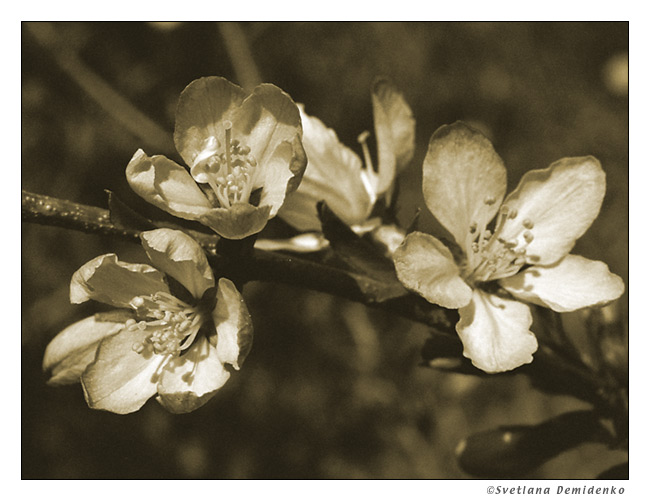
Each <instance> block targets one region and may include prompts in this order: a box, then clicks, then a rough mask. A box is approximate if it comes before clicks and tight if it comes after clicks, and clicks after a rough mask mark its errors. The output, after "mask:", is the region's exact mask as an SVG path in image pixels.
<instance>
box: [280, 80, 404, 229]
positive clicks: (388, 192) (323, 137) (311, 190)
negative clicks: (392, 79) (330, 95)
mask: <svg viewBox="0 0 650 501" xmlns="http://www.w3.org/2000/svg"><path fill="white" fill-rule="evenodd" d="M372 108H373V116H374V130H375V137H376V140H377V141H376V142H377V165H376V167H375V166H374V165H373V163H372V159H371V156H370V151H369V149H368V145H367V139H368V136H369V133H368V132H367V131H366V132H364V133H362V134H361V135H360V136H359V142H360V143H361V146H362V151H363V157H364V160H363V161H362V160H361V158H360V157H359V156H358V155H357V154H356V153H355V152H354V151H352V150H351V149H350V148H348V147H347V146H345V145H343V144H342V143H341V142H340V141H339V139H338V137H337V135H336V132H334V130H332V129H330V128H328V127H327V126H326V125H325V124H324V123H323V122H322V121H320V120H319V119H318V118H315V117H312V116H310V115H308V114H307V113H305V110H304V107H302V106H300V112H301V117H302V124H303V128H304V133H303V146H304V148H305V152H306V153H307V158H308V163H307V169H306V170H305V174H304V177H303V179H302V182H301V184H300V186H299V187H298V189H297V190H296V191H295V192H294V193H292V194H291V195H290V196H288V197H287V200H286V202H285V204H284V205H283V207H282V208H281V209H280V212H279V214H278V215H279V217H281V218H282V219H284V220H285V221H286V222H288V223H289V224H290V225H291V226H293V227H294V228H296V229H297V230H299V231H302V232H319V231H320V229H321V224H320V220H319V218H318V213H317V209H316V204H317V203H318V202H320V201H321V200H324V201H325V202H326V203H327V205H328V207H329V208H330V209H331V210H332V211H333V212H334V213H335V214H336V215H337V216H338V217H339V218H340V219H341V220H342V221H343V222H345V223H346V224H347V225H348V226H350V227H351V228H352V229H354V230H355V231H356V232H357V233H359V234H363V233H366V232H368V231H372V230H375V229H376V228H377V227H379V226H380V224H381V220H380V218H373V217H371V216H372V212H373V208H374V207H375V204H376V203H377V201H378V200H380V199H382V198H385V199H386V200H387V201H390V199H391V197H392V194H393V189H394V181H395V177H396V175H397V174H398V173H399V172H400V171H401V170H403V169H404V167H406V166H407V165H408V163H409V162H410V161H411V159H412V157H413V151H414V149H415V120H414V118H413V114H412V112H411V109H410V107H409V105H408V104H407V103H406V101H405V100H404V97H403V96H402V94H401V93H400V92H399V91H397V90H396V89H395V88H394V86H393V85H392V84H391V83H389V82H388V81H387V80H384V79H379V80H377V81H376V82H375V83H374V85H373V89H372ZM364 162H365V165H364ZM401 236H402V237H403V234H402V235H401ZM400 241H401V240H400Z"/></svg>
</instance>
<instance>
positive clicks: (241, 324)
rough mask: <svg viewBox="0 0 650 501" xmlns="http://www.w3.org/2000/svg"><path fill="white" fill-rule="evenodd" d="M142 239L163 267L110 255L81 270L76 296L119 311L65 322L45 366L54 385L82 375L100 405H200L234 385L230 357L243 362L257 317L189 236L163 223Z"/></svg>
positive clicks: (94, 404) (126, 409)
mask: <svg viewBox="0 0 650 501" xmlns="http://www.w3.org/2000/svg"><path fill="white" fill-rule="evenodd" d="M141 240H142V245H143V247H144V249H145V251H146V253H147V255H148V256H149V259H150V260H151V262H152V263H153V264H154V265H155V266H156V268H154V267H153V266H150V265H147V264H131V263H125V262H122V261H118V259H117V256H116V255H115V254H105V255H102V256H99V257H97V258H95V259H93V260H91V261H89V262H88V263H86V264H85V265H84V266H82V267H81V268H80V269H79V270H78V271H77V272H75V274H74V275H73V277H72V281H71V284H70V301H71V302H72V303H75V304H79V303H82V302H85V301H87V300H89V299H94V300H97V301H100V302H102V303H105V304H108V305H110V306H113V307H117V308H118V309H116V310H112V311H110V312H108V313H103V314H97V315H94V316H91V317H88V318H85V319H83V320H80V321H79V322H76V323H75V324H73V325H71V326H69V327H68V328H66V329H64V330H63V331H62V332H61V333H59V334H58V335H57V336H56V337H55V338H54V339H53V340H52V341H51V342H50V344H49V345H48V347H47V349H46V351H45V356H44V360H43V367H44V369H45V370H46V371H51V373H52V377H51V379H50V380H49V383H50V384H53V385H60V384H68V383H75V382H78V381H79V380H81V384H82V386H83V390H84V394H85V397H86V401H87V402H88V405H89V406H90V407H91V408H94V409H103V410H108V411H111V412H115V413H118V414H127V413H130V412H134V411H137V410H138V409H140V408H141V407H142V406H143V405H144V403H145V402H146V401H147V400H148V399H149V398H150V397H152V396H154V395H157V400H158V402H160V403H161V404H162V405H163V406H164V407H165V408H166V409H168V410H169V411H171V412H174V413H184V412H190V411H193V410H195V409H197V408H198V407H200V406H201V405H203V404H204V403H206V402H207V401H208V400H209V399H210V398H211V397H212V396H213V395H214V394H215V393H216V392H217V390H218V389H219V388H221V387H222V386H223V385H224V384H225V383H226V381H227V380H228V378H229V377H230V372H229V371H228V370H227V369H226V367H225V365H226V364H228V365H230V366H232V367H234V368H235V369H239V368H240V366H241V364H242V362H243V361H244V358H245V357H246V355H247V354H248V351H249V350H250V347H251V343H252V332H253V331H252V324H251V320H250V316H249V314H248V311H247V308H246V305H245V304H244V300H243V299H242V297H241V294H240V293H239V292H238V291H237V289H236V288H235V286H234V284H233V283H232V282H231V281H230V280H228V279H226V278H221V279H219V281H218V283H217V284H216V287H215V278H214V275H213V273H212V270H211V268H210V266H209V265H208V262H207V259H206V257H205V254H204V253H203V250H202V249H201V247H200V246H199V244H198V243H196V242H195V241H194V240H193V239H192V238H190V237H189V236H188V235H186V234H185V233H183V232H181V231H177V230H170V229H158V230H152V231H147V232H143V233H142V234H141ZM159 270H161V271H159ZM163 272H164V273H165V274H167V276H168V277H169V278H168V279H167V280H165V275H164V274H163ZM176 289H178V290H176ZM172 290H174V293H172V292H171V291H172Z"/></svg>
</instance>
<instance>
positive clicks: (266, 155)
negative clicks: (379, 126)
mask: <svg viewBox="0 0 650 501" xmlns="http://www.w3.org/2000/svg"><path fill="white" fill-rule="evenodd" d="M301 137H302V126H301V123H300V113H299V112H298V108H297V106H296V105H295V103H294V102H293V100H292V99H291V97H289V95H288V94H286V93H285V92H283V91H282V90H280V89H279V88H278V87H276V86H274V85H272V84H261V85H259V86H257V87H256V88H255V89H254V90H253V92H252V93H251V94H250V95H248V96H247V95H246V92H245V91H244V90H243V89H242V88H240V87H238V86H237V85H235V84H233V83H231V82H229V81H228V80H226V79H224V78H221V77H204V78H200V79H198V80H194V81H193V82H192V83H190V84H189V85H188V86H187V87H186V88H185V89H184V90H183V92H182V93H181V96H180V99H179V102H178V107H177V110H176V125H175V129H174V143H175V145H176V149H177V150H178V152H179V154H180V155H181V157H182V158H183V160H184V161H185V163H186V164H187V165H188V166H189V171H188V170H187V169H185V168H184V167H182V166H180V165H179V164H177V163H176V162H174V161H172V160H170V159H168V158H166V157H164V156H161V155H155V156H153V157H150V156H148V155H147V154H145V153H144V151H142V150H138V151H137V152H136V153H135V155H134V156H133V158H132V159H131V161H130V162H129V165H128V166H127V168H126V177H127V180H128V182H129V184H130V186H131V188H132V189H133V190H134V191H135V192H136V193H137V194H138V195H140V196H141V197H142V198H144V199H145V200H146V201H148V202H149V203H151V204H153V205H156V206H157V207H159V208H161V209H163V210H165V211H167V212H169V213H170V214H172V215H174V216H177V217H180V218H183V219H189V220H194V221H199V222H201V223H202V224H204V225H206V226H208V227H210V228H211V229H212V230H214V231H215V232H216V233H218V234H219V235H221V236H222V237H224V238H228V239H234V240H238V239H242V238H245V237H247V236H250V235H253V234H255V233H258V232H260V231H261V230H262V229H263V228H264V227H265V226H266V223H267V221H268V220H269V219H270V218H272V217H274V216H275V215H276V214H277V213H278V210H279V209H280V207H281V206H282V204H283V202H284V200H285V197H286V195H287V193H290V192H292V191H294V190H295V189H296V188H297V187H298V184H299V183H300V180H301V177H302V174H303V171H304V170H305V166H306V164H307V159H306V157H305V152H304V150H303V147H302V143H301Z"/></svg>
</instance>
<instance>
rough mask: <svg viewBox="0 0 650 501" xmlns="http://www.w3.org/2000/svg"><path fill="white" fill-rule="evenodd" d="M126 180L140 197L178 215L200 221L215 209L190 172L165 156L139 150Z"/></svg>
mask: <svg viewBox="0 0 650 501" xmlns="http://www.w3.org/2000/svg"><path fill="white" fill-rule="evenodd" d="M126 179H127V181H128V182H129V186H131V189H132V190H133V191H135V192H136V193H137V194H138V195H139V196H141V197H142V198H144V199H145V200H146V201H147V202H149V203H150V204H152V205H155V206H156V207H158V208H160V209H162V210H164V211H166V212H169V213H170V214H172V215H174V216H177V217H180V218H183V219H190V220H196V219H198V218H199V216H200V215H201V214H203V213H204V212H205V211H207V210H210V209H211V208H212V205H211V204H210V202H209V201H208V198H207V197H206V196H205V194H204V193H203V192H202V191H201V189H200V188H199V186H198V185H197V184H196V182H195V181H194V179H193V178H192V176H191V175H190V173H189V172H188V171H187V169H185V168H184V167H181V166H180V165H178V164H177V163H176V162H173V161H172V160H169V159H168V158H166V157H164V156H161V155H155V156H153V157H149V156H147V154H146V153H145V152H144V151H142V150H138V151H136V153H135V155H133V158H132V159H131V161H130V162H129V165H128V166H127V167H126Z"/></svg>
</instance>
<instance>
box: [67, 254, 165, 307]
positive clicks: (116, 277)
mask: <svg viewBox="0 0 650 501" xmlns="http://www.w3.org/2000/svg"><path fill="white" fill-rule="evenodd" d="M156 292H169V288H168V287H167V284H166V283H165V280H164V275H163V274H162V273H161V272H160V271H158V270H157V269H156V268H153V267H151V266H149V265H146V264H131V263H125V262H122V261H118V259H117V256H116V255H115V254H104V255H103V256H98V257H96V258H95V259H92V260H91V261H88V262H87V263H86V264H84V265H83V266H82V267H81V268H79V269H78V270H77V271H76V272H75V273H74V275H72V280H71V281H70V301H71V302H72V303H75V304H79V303H83V302H84V301H88V300H89V299H94V300H95V301H100V302H102V303H106V304H110V305H112V306H116V307H118V308H130V307H131V305H130V302H131V300H132V299H133V298H134V297H136V296H148V295H151V294H155V293H156Z"/></svg>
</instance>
